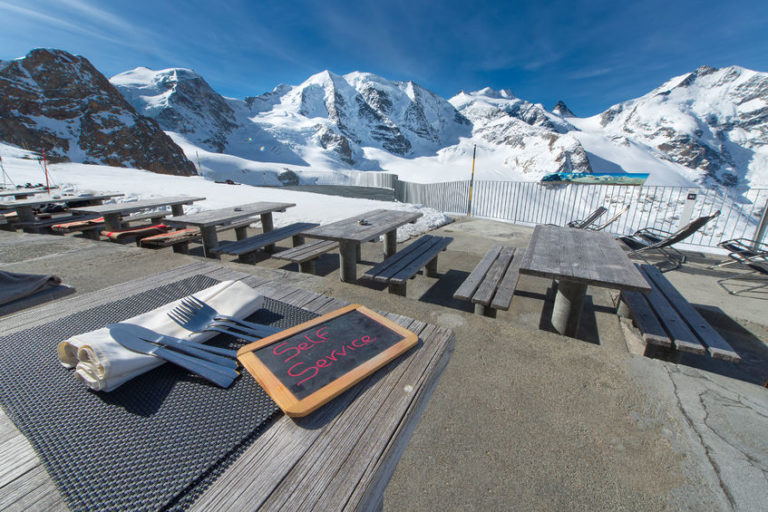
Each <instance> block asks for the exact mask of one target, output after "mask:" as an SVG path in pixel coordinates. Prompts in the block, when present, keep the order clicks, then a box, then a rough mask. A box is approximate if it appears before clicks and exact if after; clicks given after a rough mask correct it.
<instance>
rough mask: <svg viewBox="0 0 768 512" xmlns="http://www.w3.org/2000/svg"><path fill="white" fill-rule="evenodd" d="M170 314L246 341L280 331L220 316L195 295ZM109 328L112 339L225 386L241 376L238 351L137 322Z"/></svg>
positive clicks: (198, 328)
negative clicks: (157, 330)
mask: <svg viewBox="0 0 768 512" xmlns="http://www.w3.org/2000/svg"><path fill="white" fill-rule="evenodd" d="M168 316H169V317H170V318H171V319H172V320H173V321H174V322H176V323H177V324H179V325H180V326H182V327H183V328H185V329H187V330H189V331H191V332H204V331H215V332H222V333H226V334H231V335H233V336H236V337H238V338H241V339H243V340H245V341H256V340H259V339H261V338H263V337H266V336H269V335H271V334H275V333H276V332H279V331H280V329H275V328H274V327H269V326H266V325H262V324H256V323H253V322H246V321H245V320H240V319H238V318H234V317H231V316H226V315H221V314H219V313H218V311H216V310H215V309H214V308H212V307H211V306H209V305H208V304H206V303H205V302H203V301H201V300H199V299H197V298H195V297H186V298H184V299H182V301H181V302H180V303H179V304H178V305H177V306H176V307H174V308H173V309H172V310H171V311H169V312H168ZM107 328H108V329H109V333H110V335H111V336H112V338H114V340H115V341H117V342H118V343H119V344H120V345H122V346H123V347H125V348H127V349H128V350H131V351H133V352H138V353H140V354H146V355H150V356H153V357H158V358H160V359H163V360H165V361H168V362H169V363H173V364H175V365H178V366H181V367H182V368H185V369H187V370H189V371H191V372H193V373H196V374H197V375H199V376H200V377H203V378H204V379H206V380H208V381H210V382H212V383H214V384H216V385H218V386H221V387H223V388H226V387H229V386H230V385H231V384H232V382H233V381H234V380H235V379H236V378H237V376H238V375H239V373H238V371H237V367H238V363H237V351H236V350H230V349H225V348H219V347H212V346H208V345H205V344H203V343H196V342H194V341H191V340H186V339H182V338H176V337H173V336H167V335H164V334H160V333H157V332H155V331H152V330H150V329H147V328H145V327H142V326H140V325H135V324H109V325H107Z"/></svg>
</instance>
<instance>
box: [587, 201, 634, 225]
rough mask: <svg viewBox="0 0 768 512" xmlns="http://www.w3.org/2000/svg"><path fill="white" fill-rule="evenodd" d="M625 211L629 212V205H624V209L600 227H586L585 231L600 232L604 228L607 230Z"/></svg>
mask: <svg viewBox="0 0 768 512" xmlns="http://www.w3.org/2000/svg"><path fill="white" fill-rule="evenodd" d="M627 210H629V205H628V204H625V205H624V208H622V209H621V210H619V211H618V212H616V214H615V215H614V216H613V217H611V218H610V219H608V220H607V221H606V222H605V223H604V224H602V225H600V226H587V228H586V229H588V230H590V231H602V230H604V229H605V228H607V227H608V226H610V225H611V224H613V223H614V222H616V221H617V220H618V219H619V217H621V216H622V215H624V214H625V213H626V212H627Z"/></svg>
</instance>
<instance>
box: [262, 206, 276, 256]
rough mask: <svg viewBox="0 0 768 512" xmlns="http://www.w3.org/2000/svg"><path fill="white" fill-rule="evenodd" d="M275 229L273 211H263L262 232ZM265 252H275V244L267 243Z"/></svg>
mask: <svg viewBox="0 0 768 512" xmlns="http://www.w3.org/2000/svg"><path fill="white" fill-rule="evenodd" d="M273 229H275V225H274V224H273V223H272V212H268V213H262V214H261V232H262V233H269V232H270V231H272V230H273ZM264 252H266V253H272V252H275V244H269V245H265V246H264Z"/></svg>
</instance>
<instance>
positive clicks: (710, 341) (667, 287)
mask: <svg viewBox="0 0 768 512" xmlns="http://www.w3.org/2000/svg"><path fill="white" fill-rule="evenodd" d="M638 268H639V269H640V271H641V272H642V273H643V275H644V276H645V277H646V280H647V281H648V284H650V285H651V293H649V294H648V295H646V296H644V295H643V294H641V293H638V292H627V291H624V292H621V301H622V304H621V305H620V306H619V310H618V311H619V314H620V315H621V316H629V317H630V318H631V319H632V320H633V321H634V323H635V325H636V326H637V328H638V329H639V330H640V332H641V333H642V338H643V342H644V343H645V344H646V352H648V348H649V347H655V349H656V350H658V349H659V348H661V349H662V350H669V351H673V350H677V351H681V352H693V353H696V354H705V353H706V354H709V355H710V356H711V357H714V358H717V359H725V360H727V361H733V362H739V361H741V356H739V354H738V353H737V352H736V351H735V350H734V349H733V348H732V347H731V345H730V344H729V343H728V342H727V341H726V340H725V339H724V338H723V337H722V336H721V335H720V333H718V332H717V331H716V330H715V329H714V328H712V326H711V325H709V323H707V321H706V320H705V319H704V317H702V316H701V314H700V313H699V312H698V311H696V309H695V308H694V307H693V306H692V305H691V304H690V303H689V302H688V301H687V300H686V299H685V297H683V296H682V295H681V294H680V292H679V291H677V289H676V288H675V287H674V285H673V284H672V283H670V282H669V280H667V278H666V277H664V275H663V274H662V273H661V271H660V270H659V269H658V268H657V267H655V266H653V265H638Z"/></svg>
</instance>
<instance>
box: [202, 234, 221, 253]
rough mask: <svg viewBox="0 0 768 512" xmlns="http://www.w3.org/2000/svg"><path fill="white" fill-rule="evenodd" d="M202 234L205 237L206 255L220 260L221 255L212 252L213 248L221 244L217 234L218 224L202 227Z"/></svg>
mask: <svg viewBox="0 0 768 512" xmlns="http://www.w3.org/2000/svg"><path fill="white" fill-rule="evenodd" d="M200 234H201V235H202V237H203V251H204V252H205V257H206V258H211V259H216V260H220V259H221V256H219V255H218V254H213V253H212V252H211V249H213V248H214V247H216V246H217V245H219V237H218V236H217V235H216V226H206V227H201V228H200Z"/></svg>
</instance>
